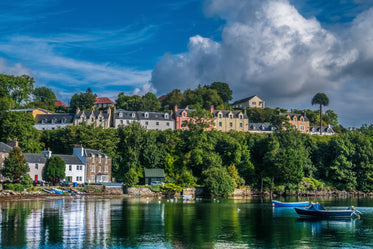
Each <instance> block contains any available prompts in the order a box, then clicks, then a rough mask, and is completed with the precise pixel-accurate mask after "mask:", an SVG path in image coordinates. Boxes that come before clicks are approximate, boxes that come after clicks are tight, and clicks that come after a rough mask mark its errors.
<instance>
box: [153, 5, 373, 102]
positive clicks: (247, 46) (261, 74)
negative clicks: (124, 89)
mask: <svg viewBox="0 0 373 249" xmlns="http://www.w3.org/2000/svg"><path fill="white" fill-rule="evenodd" d="M206 13H207V14H208V15H209V16H218V17H220V18H222V19H225V20H226V24H225V25H224V29H223V31H222V37H221V38H222V39H221V41H219V42H216V41H213V40H211V39H209V38H205V37H202V36H200V35H196V36H194V37H191V38H190V39H189V45H188V51H186V52H185V53H182V54H175V55H174V54H166V55H164V56H163V58H162V59H161V61H160V62H159V63H158V64H157V65H156V67H155V68H154V70H153V72H152V83H153V85H154V87H155V88H156V89H157V90H158V91H159V93H167V92H169V91H170V89H174V88H179V89H182V90H184V89H186V88H194V87H196V86H197V85H198V84H210V83H212V82H214V81H224V82H227V83H229V84H230V86H231V88H232V89H233V92H234V97H235V98H236V99H237V98H241V97H247V96H250V95H253V94H258V95H259V96H261V97H263V98H265V99H267V103H270V106H271V107H276V106H284V105H287V106H292V105H293V108H297V107H300V106H302V105H303V106H302V107H303V108H310V99H311V98H312V96H313V95H314V94H315V93H317V92H326V93H327V94H330V95H331V96H332V97H334V98H335V99H336V100H339V99H342V97H341V96H342V95H343V92H342V91H343V90H346V87H345V84H346V79H348V80H349V82H350V83H349V84H351V82H353V84H354V85H355V86H356V87H362V85H363V84H364V83H362V82H361V81H360V77H362V76H363V75H365V77H369V78H370V79H371V78H372V77H373V70H371V65H372V62H373V47H372V45H371V44H372V41H373V9H370V10H368V11H366V12H364V13H362V14H360V15H359V16H358V17H356V18H355V20H354V21H353V23H352V25H351V27H350V28H345V29H344V30H342V31H341V32H340V33H335V32H332V31H330V30H327V29H325V28H323V27H322V25H321V24H320V22H319V21H318V20H317V19H316V18H309V19H307V18H305V17H303V16H302V15H301V14H300V13H299V12H298V11H297V9H296V8H295V7H294V6H292V5H291V4H290V3H289V1H287V0H265V1H245V0H232V1H224V0H209V1H207V2H206ZM354 79H355V80H354ZM345 97H346V96H345ZM348 98H350V97H348ZM351 98H352V96H351ZM305 100H307V101H305ZM341 103H342V102H341ZM367 104H368V103H367ZM294 105H296V106H294ZM339 108H340V109H341V107H339ZM337 109H338V107H337Z"/></svg>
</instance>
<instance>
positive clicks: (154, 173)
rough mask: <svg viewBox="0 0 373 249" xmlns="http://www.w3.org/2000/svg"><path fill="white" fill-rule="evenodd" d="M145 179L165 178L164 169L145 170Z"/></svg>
mask: <svg viewBox="0 0 373 249" xmlns="http://www.w3.org/2000/svg"><path fill="white" fill-rule="evenodd" d="M144 175H145V177H165V174H164V169H145V170H144Z"/></svg>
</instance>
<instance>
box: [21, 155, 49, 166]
mask: <svg viewBox="0 0 373 249" xmlns="http://www.w3.org/2000/svg"><path fill="white" fill-rule="evenodd" d="M23 155H24V156H25V159H26V162H28V163H44V164H45V162H46V161H47V158H46V157H45V156H44V155H43V154H40V153H23Z"/></svg>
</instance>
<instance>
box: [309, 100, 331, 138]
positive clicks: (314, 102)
mask: <svg viewBox="0 0 373 249" xmlns="http://www.w3.org/2000/svg"><path fill="white" fill-rule="evenodd" d="M312 105H320V136H321V135H322V129H321V127H322V106H328V105H329V98H328V96H326V94H325V93H317V94H316V95H315V96H313V98H312Z"/></svg>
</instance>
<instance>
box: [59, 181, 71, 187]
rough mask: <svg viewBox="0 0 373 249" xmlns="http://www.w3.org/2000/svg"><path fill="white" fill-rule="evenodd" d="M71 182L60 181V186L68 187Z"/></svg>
mask: <svg viewBox="0 0 373 249" xmlns="http://www.w3.org/2000/svg"><path fill="white" fill-rule="evenodd" d="M71 185H72V184H71V183H70V182H69V181H60V186H62V187H69V186H71Z"/></svg>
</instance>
